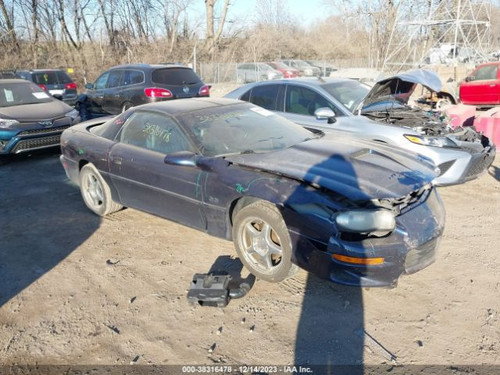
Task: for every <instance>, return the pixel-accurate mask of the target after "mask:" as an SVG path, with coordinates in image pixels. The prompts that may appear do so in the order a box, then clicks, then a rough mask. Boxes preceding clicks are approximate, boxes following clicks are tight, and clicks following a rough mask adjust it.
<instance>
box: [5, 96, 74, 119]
mask: <svg viewBox="0 0 500 375" xmlns="http://www.w3.org/2000/svg"><path fill="white" fill-rule="evenodd" d="M71 110H72V108H71V107H70V106H69V105H67V104H66V103H63V102H61V101H59V100H56V99H54V100H53V101H51V102H48V103H36V104H24V105H16V106H12V107H0V117H1V118H8V119H12V120H17V121H19V122H38V121H41V120H51V119H54V118H59V117H62V116H64V114H65V113H68V112H69V111H71Z"/></svg>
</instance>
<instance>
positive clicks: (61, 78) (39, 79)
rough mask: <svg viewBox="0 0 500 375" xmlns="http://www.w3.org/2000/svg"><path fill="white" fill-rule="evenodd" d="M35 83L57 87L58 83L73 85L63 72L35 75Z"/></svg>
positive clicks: (37, 73)
mask: <svg viewBox="0 0 500 375" xmlns="http://www.w3.org/2000/svg"><path fill="white" fill-rule="evenodd" d="M33 82H35V83H36V84H38V85H56V84H58V83H71V82H73V81H72V80H71V78H70V77H69V76H68V75H67V74H66V73H65V72H63V71H62V70H56V71H49V72H35V73H33Z"/></svg>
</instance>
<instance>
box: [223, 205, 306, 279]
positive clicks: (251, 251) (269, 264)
mask: <svg viewBox="0 0 500 375" xmlns="http://www.w3.org/2000/svg"><path fill="white" fill-rule="evenodd" d="M233 242H234V247H235V249H236V252H237V253H238V256H239V257H240V259H241V261H242V262H243V264H244V265H245V267H246V268H247V269H248V270H249V271H250V272H251V273H252V274H254V275H255V276H256V277H258V278H259V279H262V280H265V281H269V282H280V281H283V280H285V279H286V278H287V277H289V276H292V275H293V274H294V273H295V272H297V270H298V267H297V266H296V265H295V264H293V263H292V242H291V239H290V234H289V233H288V229H287V227H286V224H285V222H284V220H283V217H282V216H281V213H280V212H279V211H278V209H277V208H276V206H274V205H273V204H271V203H269V202H265V201H257V202H254V203H251V204H249V205H248V206H245V207H243V208H242V209H241V210H239V211H238V212H237V213H236V216H235V219H234V225H233Z"/></svg>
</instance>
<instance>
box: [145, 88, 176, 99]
mask: <svg viewBox="0 0 500 375" xmlns="http://www.w3.org/2000/svg"><path fill="white" fill-rule="evenodd" d="M144 94H146V96H147V97H148V98H172V97H173V96H174V95H173V94H172V92H171V91H170V90H167V89H160V88H158V87H148V88H146V89H144Z"/></svg>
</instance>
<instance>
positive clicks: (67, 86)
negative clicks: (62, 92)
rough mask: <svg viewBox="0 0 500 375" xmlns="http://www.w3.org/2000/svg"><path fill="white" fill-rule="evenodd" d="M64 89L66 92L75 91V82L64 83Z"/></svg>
mask: <svg viewBox="0 0 500 375" xmlns="http://www.w3.org/2000/svg"><path fill="white" fill-rule="evenodd" d="M64 88H65V89H66V90H76V83H75V82H71V83H66V84H65V85H64Z"/></svg>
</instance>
